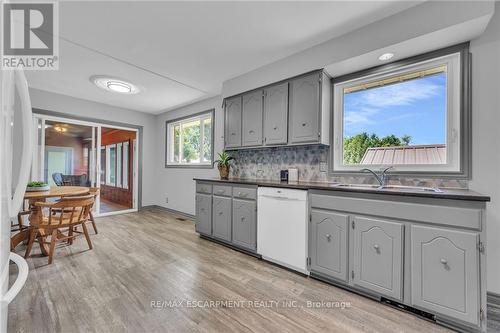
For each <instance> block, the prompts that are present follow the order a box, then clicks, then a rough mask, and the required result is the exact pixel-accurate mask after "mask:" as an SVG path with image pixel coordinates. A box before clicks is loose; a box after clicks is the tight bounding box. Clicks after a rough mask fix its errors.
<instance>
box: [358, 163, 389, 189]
mask: <svg viewBox="0 0 500 333" xmlns="http://www.w3.org/2000/svg"><path fill="white" fill-rule="evenodd" d="M392 168H393V167H392V166H390V167H388V168H385V169H384V170H383V171H382V172H381V173H380V175H378V174H377V173H376V172H375V171H373V170H371V169H368V168H365V169H361V171H362V172H369V173H371V174H372V175H373V177H375V179H376V180H377V181H378V183H379V185H380V186H379V188H384V187H385V186H386V185H387V179H389V175H388V174H387V171H389V170H390V169H392Z"/></svg>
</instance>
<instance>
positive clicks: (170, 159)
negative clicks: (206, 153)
mask: <svg viewBox="0 0 500 333" xmlns="http://www.w3.org/2000/svg"><path fill="white" fill-rule="evenodd" d="M207 119H210V120H211V125H210V126H211V128H212V129H211V140H210V145H211V147H210V150H211V153H210V160H209V161H203V146H204V142H205V137H204V135H205V131H204V121H205V120H207ZM196 120H199V121H200V143H201V144H200V151H199V156H200V160H199V162H190V163H185V162H182V160H183V156H182V153H183V149H182V148H183V147H182V145H183V142H182V127H183V124H186V123H190V122H193V121H196ZM214 124H215V117H214V110H209V111H203V112H200V113H198V114H195V115H191V116H188V117H183V118H178V119H174V120H169V121H167V122H166V132H167V133H166V134H167V135H166V142H165V145H166V154H165V155H166V156H165V167H195V168H212V167H213V155H214V154H213V151H214V140H213V139H214V130H215V129H214ZM177 125H179V133H180V135H179V162H175V161H174V149H173V141H174V136H173V134H174V132H173V129H174V128H175V126H177Z"/></svg>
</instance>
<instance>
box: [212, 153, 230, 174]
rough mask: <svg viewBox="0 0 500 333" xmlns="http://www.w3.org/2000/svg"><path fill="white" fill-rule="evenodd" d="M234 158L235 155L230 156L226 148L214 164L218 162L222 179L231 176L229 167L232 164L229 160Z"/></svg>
mask: <svg viewBox="0 0 500 333" xmlns="http://www.w3.org/2000/svg"><path fill="white" fill-rule="evenodd" d="M232 160H234V157H232V156H230V155H229V154H228V153H227V152H226V151H225V150H223V151H222V152H220V153H219V159H218V160H217V161H215V162H214V164H215V163H217V168H218V169H219V174H220V178H221V179H228V178H229V167H230V166H231V165H230V164H229V162H230V161H232Z"/></svg>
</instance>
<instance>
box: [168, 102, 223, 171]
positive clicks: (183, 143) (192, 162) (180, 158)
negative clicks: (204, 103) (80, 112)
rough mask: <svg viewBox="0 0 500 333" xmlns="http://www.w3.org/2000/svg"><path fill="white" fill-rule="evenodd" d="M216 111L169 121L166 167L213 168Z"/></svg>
mask: <svg viewBox="0 0 500 333" xmlns="http://www.w3.org/2000/svg"><path fill="white" fill-rule="evenodd" d="M213 121H214V110H210V111H207V112H202V113H199V114H197V115H193V116H189V117H185V118H179V119H174V120H170V121H167V142H166V147H167V149H166V163H165V165H166V167H187V166H193V167H212V161H213Z"/></svg>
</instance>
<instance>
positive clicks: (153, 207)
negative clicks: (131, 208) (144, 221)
mask: <svg viewBox="0 0 500 333" xmlns="http://www.w3.org/2000/svg"><path fill="white" fill-rule="evenodd" d="M144 209H159V210H163V211H165V212H168V213H171V214H175V215H180V216H182V217H184V218H186V219H188V220H192V221H194V220H195V216H194V215H191V214H188V213H184V212H181V211H179V210H175V209H171V208H167V207H162V206H159V205H149V206H143V207H142V208H141V210H144Z"/></svg>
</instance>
